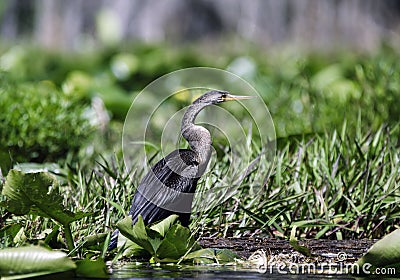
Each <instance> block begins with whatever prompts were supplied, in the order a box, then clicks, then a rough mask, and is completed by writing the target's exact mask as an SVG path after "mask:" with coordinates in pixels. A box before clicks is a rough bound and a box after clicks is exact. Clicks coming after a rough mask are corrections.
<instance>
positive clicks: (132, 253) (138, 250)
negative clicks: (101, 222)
mask: <svg viewBox="0 0 400 280" xmlns="http://www.w3.org/2000/svg"><path fill="white" fill-rule="evenodd" d="M122 247H123V252H122V254H121V256H124V257H149V258H150V257H151V254H150V253H149V252H148V251H146V250H145V249H143V248H142V247H140V246H139V245H137V244H136V243H135V242H133V241H131V240H130V239H128V238H127V237H125V236H124V235H122V234H121V233H119V234H118V245H117V248H118V249H120V248H122Z"/></svg>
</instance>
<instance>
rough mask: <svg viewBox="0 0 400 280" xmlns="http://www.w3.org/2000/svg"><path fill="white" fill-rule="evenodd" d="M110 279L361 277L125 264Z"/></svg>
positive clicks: (227, 268) (231, 268) (228, 268)
mask: <svg viewBox="0 0 400 280" xmlns="http://www.w3.org/2000/svg"><path fill="white" fill-rule="evenodd" d="M112 277H113V278H112V279H266V278H267V279H361V278H356V277H353V276H351V275H340V274H338V275H330V274H291V273H290V272H289V271H287V270H286V271H279V272H278V271H277V270H276V269H275V270H274V271H266V272H261V271H260V272H259V271H258V270H257V269H241V268H234V267H211V266H178V265H165V266H158V267H155V266H150V265H135V264H127V265H125V266H123V267H121V268H118V269H116V270H114V271H113V272H112Z"/></svg>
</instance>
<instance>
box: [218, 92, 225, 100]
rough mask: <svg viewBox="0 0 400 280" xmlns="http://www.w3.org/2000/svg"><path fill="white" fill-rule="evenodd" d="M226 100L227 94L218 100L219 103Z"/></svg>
mask: <svg viewBox="0 0 400 280" xmlns="http://www.w3.org/2000/svg"><path fill="white" fill-rule="evenodd" d="M225 99H226V94H222V95H221V96H220V97H219V98H218V101H219V102H224V101H225Z"/></svg>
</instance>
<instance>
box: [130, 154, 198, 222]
mask: <svg viewBox="0 0 400 280" xmlns="http://www.w3.org/2000/svg"><path fill="white" fill-rule="evenodd" d="M171 165H173V168H170V167H171ZM198 167H199V161H198V157H197V155H196V153H195V152H194V151H192V150H187V149H180V150H176V151H173V152H172V153H170V154H169V155H167V156H166V157H165V158H163V159H161V160H160V161H159V162H157V163H156V164H155V165H154V166H153V167H152V169H151V172H148V173H147V174H146V175H145V176H144V177H143V179H142V181H141V183H140V185H139V187H138V191H137V192H136V193H135V196H134V198H133V201H132V207H131V209H130V211H129V215H130V216H132V221H133V223H136V221H137V217H138V215H139V214H140V215H142V217H143V221H144V223H145V224H151V223H153V222H157V221H159V220H162V219H165V218H167V217H168V216H170V215H172V214H176V212H173V211H171V210H168V208H171V206H172V205H173V203H174V202H175V201H176V199H177V194H179V193H176V192H171V193H169V195H166V193H165V192H164V193H161V189H160V190H159V192H156V191H154V192H153V193H151V194H148V193H147V195H146V194H145V195H143V194H142V193H145V192H146V190H148V189H149V188H152V186H154V185H155V184H160V183H162V184H163V185H164V186H165V187H168V188H172V189H173V190H175V191H178V192H183V193H188V194H194V192H195V191H196V185H197V182H198V180H199V176H196V174H197V173H198ZM172 169H173V170H172ZM185 169H186V170H185ZM188 169H192V170H189V172H190V173H191V174H193V175H194V176H188V177H184V176H182V175H180V174H183V173H185V172H187V171H188ZM146 197H147V198H146ZM188 197H190V196H188ZM148 198H150V199H148ZM152 201H156V202H157V205H156V204H154V203H153V202H152ZM180 202H181V203H182V201H180ZM188 202H189V203H190V204H191V201H188ZM168 205H169V206H170V207H168ZM163 206H164V207H163ZM165 208H167V209H165ZM189 219H190V212H187V213H179V220H180V222H181V224H182V225H184V226H188V225H189Z"/></svg>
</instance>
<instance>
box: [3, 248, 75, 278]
mask: <svg viewBox="0 0 400 280" xmlns="http://www.w3.org/2000/svg"><path fill="white" fill-rule="evenodd" d="M75 268H76V265H75V263H74V262H73V261H72V260H71V259H69V258H68V257H67V255H66V254H65V253H64V252H60V251H51V250H48V249H46V248H43V247H37V246H30V247H18V248H7V249H3V250H0V275H1V276H2V277H3V276H9V277H15V278H26V277H34V276H40V275H46V274H51V273H57V272H62V271H67V270H71V269H75Z"/></svg>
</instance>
